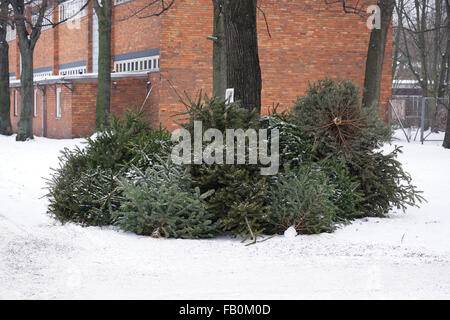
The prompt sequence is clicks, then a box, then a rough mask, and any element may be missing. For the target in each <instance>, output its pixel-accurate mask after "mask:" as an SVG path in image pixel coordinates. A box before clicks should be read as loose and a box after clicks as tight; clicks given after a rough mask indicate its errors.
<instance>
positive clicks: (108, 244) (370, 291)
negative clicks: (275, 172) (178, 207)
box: [0, 136, 450, 299]
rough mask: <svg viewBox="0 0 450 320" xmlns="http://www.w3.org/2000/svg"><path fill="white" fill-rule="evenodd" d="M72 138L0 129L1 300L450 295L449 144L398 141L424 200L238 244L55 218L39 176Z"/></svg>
mask: <svg viewBox="0 0 450 320" xmlns="http://www.w3.org/2000/svg"><path fill="white" fill-rule="evenodd" d="M76 143H80V140H59V141H58V140H48V139H43V138H36V140H35V141H30V142H25V143H16V142H15V141H14V137H4V136H0V163H1V164H2V166H1V167H0V299H7V298H27V299H40V298H58V299H66V298H68V299H73V298H88V299H90V298H137V299H139V298H145V299H156V298H161V299H232V298H235V299H298V298H307V299H310V298H325V299H327V298H338V299H350V298H374V299H377V298H406V299H408V298H410V299H416V298H446V299H448V298H450V248H449V244H450V212H449V211H450V210H449V209H448V208H450V196H449V195H448V191H449V190H450V188H449V187H450V179H449V175H448V171H449V170H448V169H449V166H450V151H448V150H444V149H442V148H440V147H437V146H432V145H425V146H421V145H417V144H411V145H407V144H403V143H399V144H403V145H404V146H405V152H404V154H403V155H402V156H401V160H402V162H403V163H404V165H405V167H406V169H407V170H408V171H409V172H410V173H412V175H413V178H414V182H415V184H417V185H418V186H420V188H421V189H423V190H424V191H425V197H426V198H427V200H428V201H429V202H428V203H427V204H424V205H423V206H422V208H421V209H417V208H410V209H409V210H408V212H407V214H406V215H404V214H401V213H395V212H394V213H393V215H392V219H365V220H359V221H356V222H355V223H353V224H351V225H349V226H346V227H344V228H342V229H339V230H338V231H336V232H335V233H334V234H322V235H315V236H299V237H296V238H294V239H289V238H284V237H281V236H280V237H276V238H274V239H271V240H269V241H266V242H264V243H260V244H258V245H255V246H250V247H245V246H243V245H242V244H241V243H240V242H239V241H238V240H233V239H228V238H221V239H215V240H162V239H151V238H146V237H139V236H136V235H133V234H127V233H122V232H117V231H114V230H112V229H111V228H106V229H100V228H81V227H79V226H76V225H72V224H67V225H65V226H61V225H60V224H58V223H56V222H54V221H53V220H51V219H50V218H49V217H47V216H46V214H45V212H46V205H47V201H46V200H45V199H42V198H41V197H42V195H44V194H45V190H43V189H42V188H43V187H44V185H45V182H44V180H43V179H42V177H43V176H48V174H49V167H55V166H56V165H57V162H58V161H57V156H58V153H59V150H60V149H62V148H63V147H65V146H68V147H73V146H74V145H75V144H76ZM391 148H392V147H391V146H387V147H386V149H391Z"/></svg>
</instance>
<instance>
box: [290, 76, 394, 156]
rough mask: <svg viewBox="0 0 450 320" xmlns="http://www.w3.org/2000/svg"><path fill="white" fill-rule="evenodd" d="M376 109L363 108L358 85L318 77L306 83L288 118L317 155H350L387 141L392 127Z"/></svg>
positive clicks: (389, 138) (390, 135)
mask: <svg viewBox="0 0 450 320" xmlns="http://www.w3.org/2000/svg"><path fill="white" fill-rule="evenodd" d="M378 113H379V110H377V109H375V108H363V107H362V105H361V95H360V91H359V89H358V87H357V86H356V85H354V84H353V82H351V81H348V80H339V81H334V80H331V79H324V80H319V81H317V82H316V83H314V84H312V85H311V84H310V87H309V89H308V90H307V92H306V96H304V97H300V98H298V99H297V101H296V102H295V104H294V108H293V109H292V112H291V117H290V119H291V121H292V122H293V123H294V124H296V125H298V126H299V127H300V128H301V129H302V130H303V131H304V132H305V134H306V136H307V137H309V139H310V143H311V144H312V145H314V147H315V149H316V150H317V151H318V153H319V155H320V156H321V157H322V158H324V157H327V156H330V155H333V156H334V155H336V154H342V153H344V155H345V156H349V155H353V154H354V153H356V152H358V151H361V150H363V151H365V150H372V149H375V148H379V147H381V146H382V145H383V144H384V143H385V142H389V141H390V140H391V137H392V131H391V129H390V127H389V126H388V125H386V124H385V123H384V122H383V121H382V120H381V119H380V117H379V114H378Z"/></svg>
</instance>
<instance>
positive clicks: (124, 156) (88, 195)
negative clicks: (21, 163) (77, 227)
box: [47, 111, 170, 226]
mask: <svg viewBox="0 0 450 320" xmlns="http://www.w3.org/2000/svg"><path fill="white" fill-rule="evenodd" d="M169 139H170V134H169V133H168V132H167V131H165V130H163V129H161V128H159V129H156V130H155V129H152V128H151V127H150V125H149V124H148V123H147V122H146V121H145V117H144V114H143V112H142V111H138V112H132V111H129V112H128V113H126V114H125V115H124V118H123V119H119V118H114V119H113V121H112V126H111V129H106V130H103V131H102V132H99V133H97V134H96V135H95V138H87V139H86V145H85V146H84V147H83V148H79V147H76V148H75V149H73V150H68V149H65V150H64V151H63V152H62V155H61V156H60V158H59V160H60V164H59V168H57V169H55V170H54V171H53V173H52V175H51V177H50V179H49V180H48V182H47V185H48V194H47V197H48V198H49V202H50V204H49V207H48V213H49V214H50V215H51V216H53V217H55V218H56V219H58V220H59V221H61V222H63V223H65V222H68V221H73V222H76V223H80V224H82V225H85V226H104V225H110V224H111V223H113V217H112V213H113V212H114V211H116V210H118V209H119V207H120V202H121V200H122V197H121V193H120V192H118V190H117V187H118V184H117V178H118V177H120V176H122V175H124V174H125V173H126V172H127V171H128V170H129V168H130V167H131V166H132V165H134V166H137V167H138V168H145V167H147V166H149V165H151V164H152V163H153V161H154V159H155V155H156V154H159V155H164V154H169V150H170V140H169Z"/></svg>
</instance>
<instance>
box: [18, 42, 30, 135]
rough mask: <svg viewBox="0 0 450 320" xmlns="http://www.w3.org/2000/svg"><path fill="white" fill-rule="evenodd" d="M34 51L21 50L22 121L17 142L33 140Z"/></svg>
mask: <svg viewBox="0 0 450 320" xmlns="http://www.w3.org/2000/svg"><path fill="white" fill-rule="evenodd" d="M33 51H34V49H28V48H26V49H24V50H22V49H21V50H20V53H21V55H22V73H21V74H20V82H21V85H22V86H21V89H20V120H19V123H18V132H17V137H16V140H17V141H25V140H27V139H33V95H34V91H33Z"/></svg>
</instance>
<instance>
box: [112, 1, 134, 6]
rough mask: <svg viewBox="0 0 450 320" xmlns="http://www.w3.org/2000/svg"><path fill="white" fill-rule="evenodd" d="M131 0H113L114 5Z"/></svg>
mask: <svg viewBox="0 0 450 320" xmlns="http://www.w3.org/2000/svg"><path fill="white" fill-rule="evenodd" d="M130 1H132V0H114V5H115V6H117V5H119V4H122V3H125V2H130Z"/></svg>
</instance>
